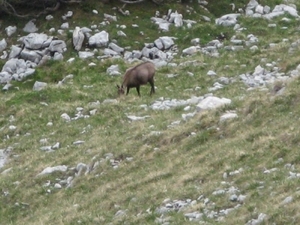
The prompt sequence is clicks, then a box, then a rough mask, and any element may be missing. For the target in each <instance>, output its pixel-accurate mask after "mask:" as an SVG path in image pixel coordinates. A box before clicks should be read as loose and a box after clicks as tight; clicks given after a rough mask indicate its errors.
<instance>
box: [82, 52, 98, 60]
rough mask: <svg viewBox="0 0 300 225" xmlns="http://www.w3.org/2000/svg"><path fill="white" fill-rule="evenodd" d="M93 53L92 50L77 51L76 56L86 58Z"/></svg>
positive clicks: (92, 55)
mask: <svg viewBox="0 0 300 225" xmlns="http://www.w3.org/2000/svg"><path fill="white" fill-rule="evenodd" d="M94 55H95V53H94V52H85V51H79V52H78V56H79V58H80V59H87V58H91V57H94Z"/></svg>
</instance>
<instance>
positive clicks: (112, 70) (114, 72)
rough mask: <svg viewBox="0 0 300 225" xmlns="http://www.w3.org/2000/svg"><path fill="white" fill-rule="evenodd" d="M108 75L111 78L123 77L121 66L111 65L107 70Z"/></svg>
mask: <svg viewBox="0 0 300 225" xmlns="http://www.w3.org/2000/svg"><path fill="white" fill-rule="evenodd" d="M106 73H107V74H108V75H111V76H116V75H117V76H118V75H121V73H120V72H119V65H111V66H110V67H108V68H107V70H106Z"/></svg>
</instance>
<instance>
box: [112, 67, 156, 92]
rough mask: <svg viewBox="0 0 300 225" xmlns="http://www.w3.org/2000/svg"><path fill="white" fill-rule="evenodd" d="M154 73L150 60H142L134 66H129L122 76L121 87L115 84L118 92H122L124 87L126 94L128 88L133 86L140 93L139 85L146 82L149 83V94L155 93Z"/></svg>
mask: <svg viewBox="0 0 300 225" xmlns="http://www.w3.org/2000/svg"><path fill="white" fill-rule="evenodd" d="M154 75H155V66H154V64H153V63H152V62H143V63H141V64H139V65H137V66H135V67H132V68H129V69H127V70H126V72H125V74H124V77H123V83H122V85H121V87H120V86H119V85H117V88H118V94H119V95H121V94H124V93H125V91H124V89H125V87H126V88H127V92H126V95H128V93H129V90H130V88H133V87H135V88H136V91H137V93H138V95H139V97H141V95H140V86H141V85H145V84H147V83H148V82H149V83H150V85H151V91H150V95H152V93H155V88H154V79H153V78H154Z"/></svg>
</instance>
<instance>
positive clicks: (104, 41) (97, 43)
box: [89, 31, 109, 48]
mask: <svg viewBox="0 0 300 225" xmlns="http://www.w3.org/2000/svg"><path fill="white" fill-rule="evenodd" d="M108 42H109V34H108V33H107V32H106V31H101V32H99V33H97V34H94V35H93V36H91V37H90V38H89V46H91V47H98V48H99V47H106V46H107V45H108Z"/></svg>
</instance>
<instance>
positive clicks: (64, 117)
mask: <svg viewBox="0 0 300 225" xmlns="http://www.w3.org/2000/svg"><path fill="white" fill-rule="evenodd" d="M60 117H61V118H62V119H63V120H65V121H66V122H70V121H71V117H70V116H69V115H68V114H67V113H63V114H61V116H60Z"/></svg>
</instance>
